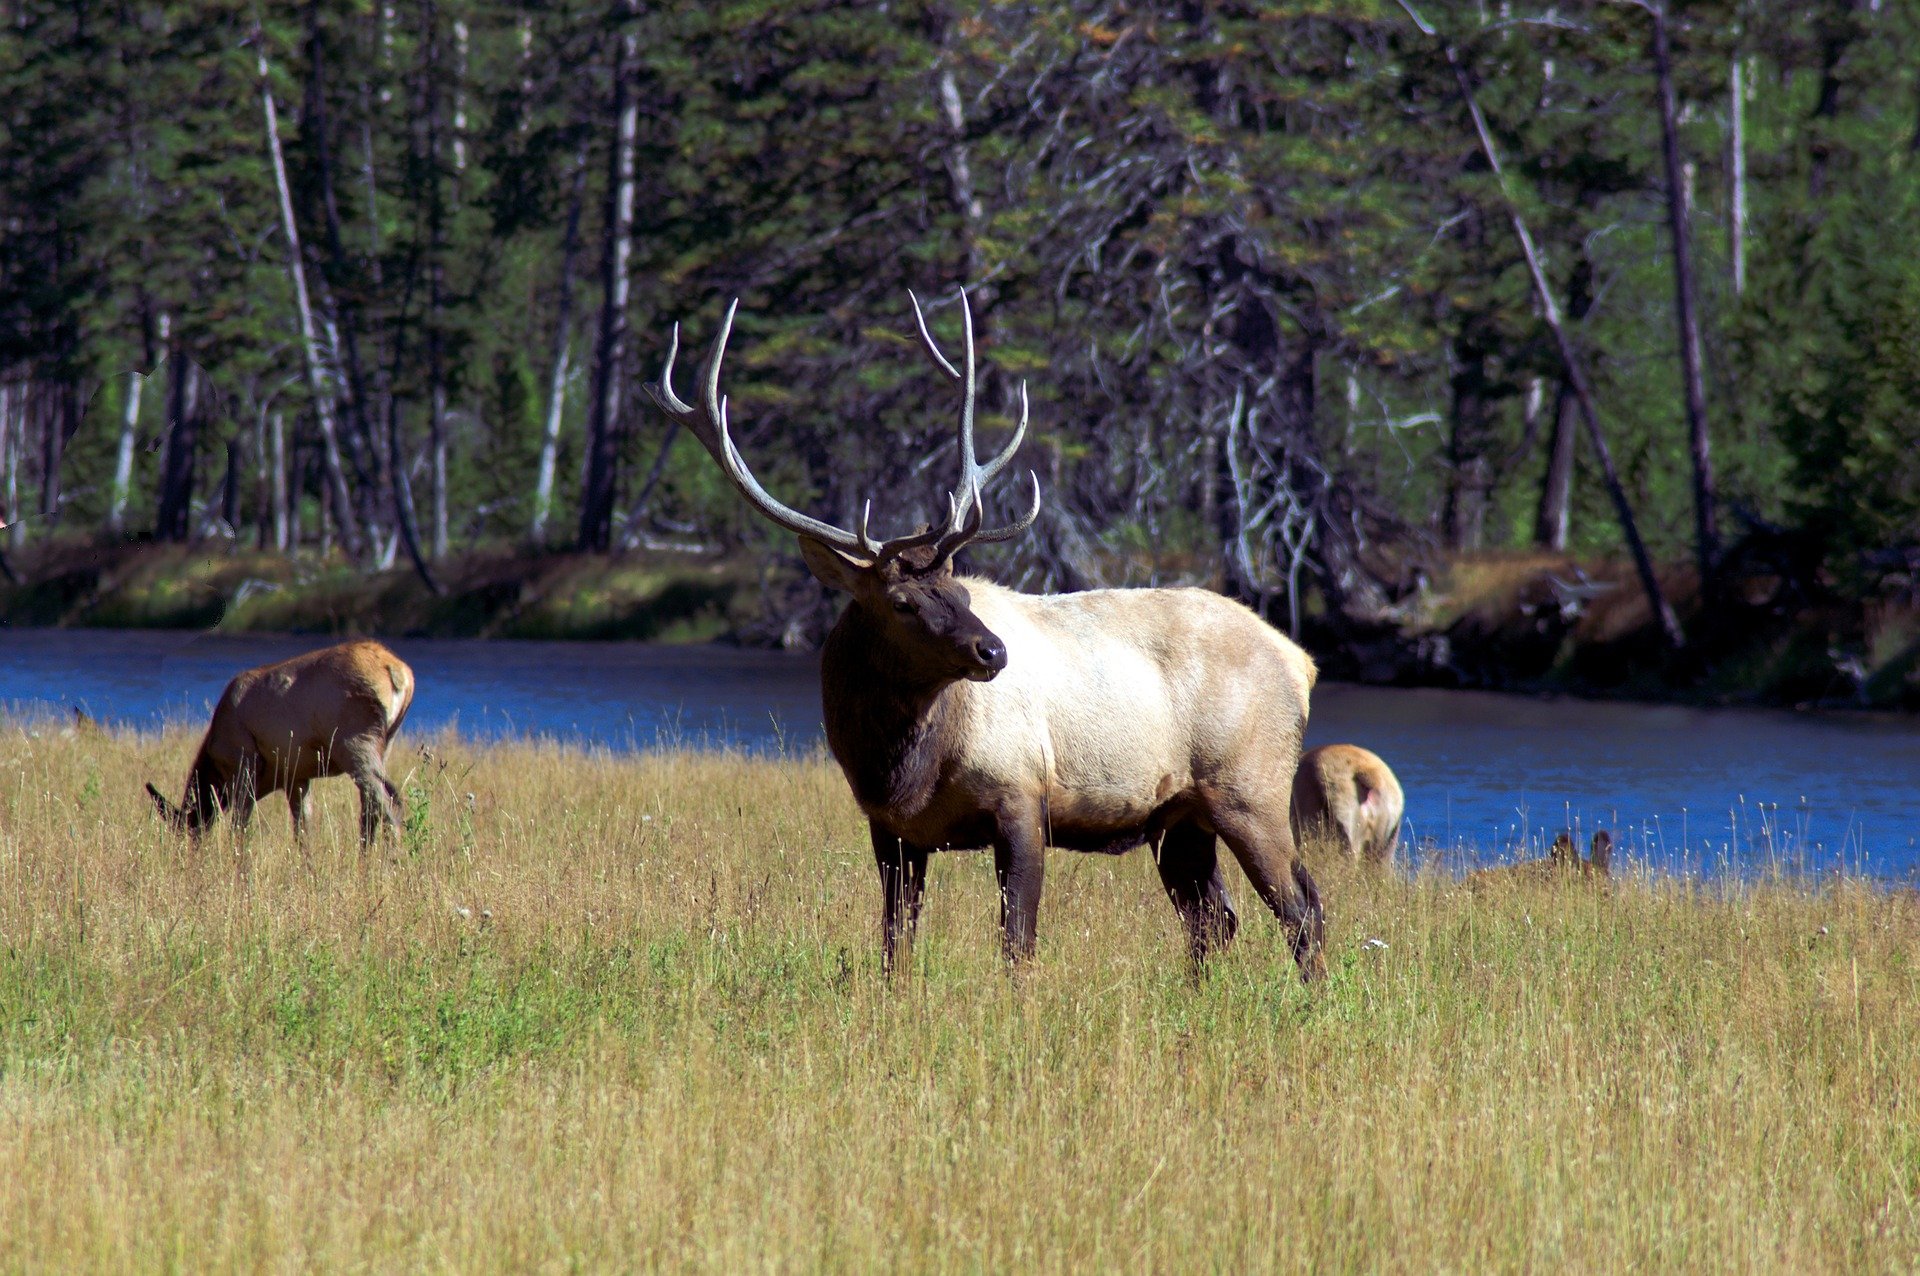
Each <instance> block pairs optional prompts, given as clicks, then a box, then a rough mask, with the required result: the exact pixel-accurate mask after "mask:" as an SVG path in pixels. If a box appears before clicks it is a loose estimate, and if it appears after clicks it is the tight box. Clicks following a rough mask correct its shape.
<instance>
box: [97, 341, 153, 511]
mask: <svg viewBox="0 0 1920 1276" xmlns="http://www.w3.org/2000/svg"><path fill="white" fill-rule="evenodd" d="M146 384H147V379H146V378H145V377H143V376H141V375H140V374H139V373H138V372H129V373H127V402H126V408H125V410H124V411H123V412H121V414H120V446H119V447H118V448H117V449H115V451H114V455H113V496H112V498H111V500H110V501H109V503H108V505H107V530H108V531H110V532H116V533H117V532H121V531H124V530H126V525H127V493H128V492H129V491H130V490H131V489H132V487H133V444H134V437H135V435H137V434H138V433H139V431H140V391H141V389H142V388H143V387H144V386H145V385H146Z"/></svg>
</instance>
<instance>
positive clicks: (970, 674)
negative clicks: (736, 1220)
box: [966, 633, 1007, 682]
mask: <svg viewBox="0 0 1920 1276" xmlns="http://www.w3.org/2000/svg"><path fill="white" fill-rule="evenodd" d="M966 651H967V654H968V655H969V656H971V657H972V658H973V664H972V666H971V667H969V668H968V669H967V670H966V677H967V678H968V680H969V681H972V682H992V681H993V679H994V675H996V674H998V673H999V672H1000V671H1001V670H1002V669H1005V668H1006V667H1007V644H1006V643H1004V642H1001V641H1000V639H999V638H998V637H997V636H996V635H994V634H990V633H982V634H981V635H980V636H979V637H977V638H975V639H973V640H972V641H971V642H969V643H967V644H966Z"/></svg>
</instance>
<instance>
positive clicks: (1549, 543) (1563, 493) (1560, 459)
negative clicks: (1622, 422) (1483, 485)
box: [1533, 383, 1578, 551]
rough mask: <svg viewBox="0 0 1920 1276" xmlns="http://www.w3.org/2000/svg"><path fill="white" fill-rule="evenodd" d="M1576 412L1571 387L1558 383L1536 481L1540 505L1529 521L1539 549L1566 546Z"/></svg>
mask: <svg viewBox="0 0 1920 1276" xmlns="http://www.w3.org/2000/svg"><path fill="white" fill-rule="evenodd" d="M1577 411H1578V405H1577V404H1576V403H1575V402H1574V399H1573V389H1572V387H1570V386H1568V385H1566V384H1565V383H1562V384H1561V386H1560V392H1559V393H1558V394H1557V395H1555V396H1554V403H1553V442H1552V444H1551V445H1550V446H1549V447H1548V449H1547V472H1546V475H1545V476H1544V477H1543V478H1542V479H1541V480H1540V504H1539V507H1538V509H1537V510H1536V511H1535V513H1534V519H1533V543H1534V544H1535V545H1538V546H1540V547H1541V548H1542V549H1551V550H1556V551H1563V550H1565V549H1566V547H1567V533H1568V531H1569V526H1568V515H1569V511H1570V510H1571V508H1572V504H1573V502H1572V497H1573V452H1574V443H1575V442H1576V436H1575V433H1574V431H1575V429H1576V428H1577V425H1576V422H1575V420H1574V414H1575V413H1576V412H1577Z"/></svg>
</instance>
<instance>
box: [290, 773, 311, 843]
mask: <svg viewBox="0 0 1920 1276" xmlns="http://www.w3.org/2000/svg"><path fill="white" fill-rule="evenodd" d="M287 811H288V813H289V814H291V815H292V817H293V840H294V841H296V842H304V841H305V840H306V836H307V782H306V781H305V780H295V781H293V782H292V783H291V784H289V785H287Z"/></svg>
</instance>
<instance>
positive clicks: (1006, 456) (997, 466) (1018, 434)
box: [980, 381, 1027, 487]
mask: <svg viewBox="0 0 1920 1276" xmlns="http://www.w3.org/2000/svg"><path fill="white" fill-rule="evenodd" d="M1026 437H1027V383H1026V382H1025V381H1022V382H1021V383H1020V420H1019V421H1018V422H1017V423H1016V424H1015V425H1014V427H1013V437H1012V438H1011V439H1009V440H1008V441H1007V445H1006V446H1005V447H1003V448H1001V449H1000V453H999V455H998V456H995V457H994V458H993V459H992V460H991V461H988V462H987V463H986V464H985V465H983V466H981V467H980V486H981V487H985V486H986V485H987V484H989V483H991V482H993V476H994V475H996V474H998V473H999V472H1000V471H1001V470H1002V469H1005V468H1006V464H1007V462H1008V461H1011V460H1012V459H1013V454H1014V453H1015V452H1018V451H1019V450H1020V443H1021V441H1022V440H1023V439H1025V438H1026Z"/></svg>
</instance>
